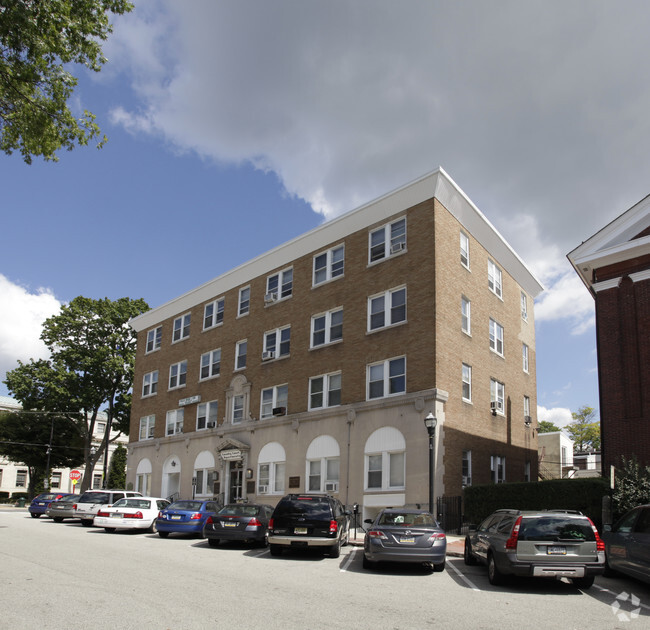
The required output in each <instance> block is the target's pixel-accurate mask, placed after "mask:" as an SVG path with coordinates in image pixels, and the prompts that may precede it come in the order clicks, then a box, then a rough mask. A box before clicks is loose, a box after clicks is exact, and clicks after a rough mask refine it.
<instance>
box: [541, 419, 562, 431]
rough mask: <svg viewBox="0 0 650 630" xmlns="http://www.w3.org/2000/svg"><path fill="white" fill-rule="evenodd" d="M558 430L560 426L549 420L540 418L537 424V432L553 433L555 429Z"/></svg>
mask: <svg viewBox="0 0 650 630" xmlns="http://www.w3.org/2000/svg"><path fill="white" fill-rule="evenodd" d="M559 430H560V427H558V426H557V425H555V424H553V423H552V422H551V421H550V420H542V421H541V422H540V423H539V424H538V425H537V433H554V432H555V431H559Z"/></svg>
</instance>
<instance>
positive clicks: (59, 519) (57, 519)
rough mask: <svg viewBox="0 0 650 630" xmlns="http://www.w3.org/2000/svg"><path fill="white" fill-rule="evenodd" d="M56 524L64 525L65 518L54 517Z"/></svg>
mask: <svg viewBox="0 0 650 630" xmlns="http://www.w3.org/2000/svg"><path fill="white" fill-rule="evenodd" d="M54 522H55V523H63V518H61V517H60V516H55V517H54Z"/></svg>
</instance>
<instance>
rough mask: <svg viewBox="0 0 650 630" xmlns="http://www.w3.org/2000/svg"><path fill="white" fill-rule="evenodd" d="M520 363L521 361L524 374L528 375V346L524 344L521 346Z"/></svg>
mask: <svg viewBox="0 0 650 630" xmlns="http://www.w3.org/2000/svg"><path fill="white" fill-rule="evenodd" d="M521 361H522V368H523V370H524V372H526V374H528V369H529V348H528V345H527V344H525V343H522V344H521Z"/></svg>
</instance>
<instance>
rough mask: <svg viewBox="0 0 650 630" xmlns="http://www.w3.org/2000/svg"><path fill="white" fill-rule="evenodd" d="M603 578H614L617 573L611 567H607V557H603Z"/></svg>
mask: <svg viewBox="0 0 650 630" xmlns="http://www.w3.org/2000/svg"><path fill="white" fill-rule="evenodd" d="M603 575H604V576H605V577H616V575H617V573H616V571H615V570H614V569H612V567H610V566H609V562H608V561H607V557H605V571H604V573H603Z"/></svg>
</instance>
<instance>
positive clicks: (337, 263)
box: [312, 244, 345, 287]
mask: <svg viewBox="0 0 650 630" xmlns="http://www.w3.org/2000/svg"><path fill="white" fill-rule="evenodd" d="M321 263H324V264H321ZM317 264H318V265H320V266H318V267H317V266H316V265H317ZM344 273H345V244H341V245H337V246H336V247H332V248H331V249H328V250H327V251H325V252H321V253H320V254H316V255H315V256H314V262H313V265H312V286H314V287H316V286H319V285H321V284H324V283H325V282H329V281H330V280H335V279H336V278H341V277H343V275H344Z"/></svg>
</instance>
